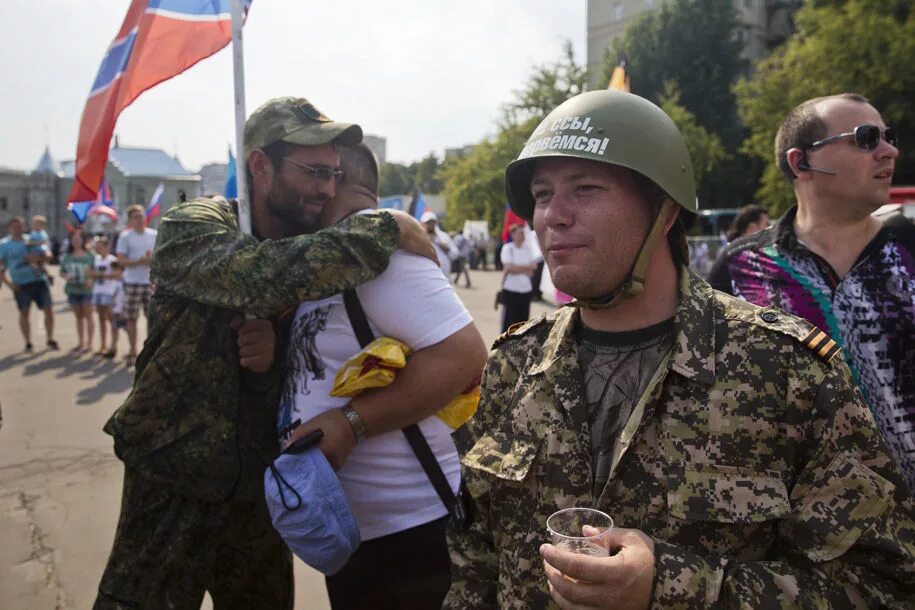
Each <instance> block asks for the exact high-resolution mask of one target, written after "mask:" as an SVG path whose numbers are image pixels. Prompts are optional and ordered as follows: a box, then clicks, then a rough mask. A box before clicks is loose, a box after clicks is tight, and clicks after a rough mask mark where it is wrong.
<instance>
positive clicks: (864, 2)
mask: <svg viewBox="0 0 915 610" xmlns="http://www.w3.org/2000/svg"><path fill="white" fill-rule="evenodd" d="M796 23H797V27H798V31H797V35H796V36H794V37H793V38H791V39H790V40H789V41H788V42H787V43H786V44H785V45H783V46H782V47H780V48H779V49H778V50H777V51H776V52H775V53H774V54H773V55H771V56H770V57H769V58H767V59H766V60H764V61H762V62H761V63H760V64H759V66H758V69H757V71H756V74H755V76H754V78H753V79H752V80H742V81H741V82H740V83H739V84H738V85H737V87H736V88H735V91H736V93H737V100H738V107H739V111H740V117H741V118H742V120H743V122H744V124H746V125H748V126H749V128H750V135H749V137H748V138H747V140H746V141H745V142H744V145H743V150H744V151H745V152H747V153H749V154H752V155H754V156H756V157H757V158H759V159H760V160H761V161H764V162H765V171H764V173H763V177H762V184H761V186H760V188H759V191H758V199H759V201H760V203H763V204H765V205H767V206H768V207H769V208H770V210H772V212H773V213H781V212H783V211H785V210H786V209H787V208H788V207H790V206H791V205H793V203H794V193H793V191H792V188H791V185H790V184H789V183H788V181H787V180H785V178H784V176H782V174H781V172H779V171H778V168H777V166H776V164H775V158H774V153H773V143H774V141H775V134H776V132H777V131H778V127H779V125H780V123H781V121H782V120H783V118H784V117H785V115H786V114H787V113H788V112H789V111H790V110H791V109H792V108H794V107H795V106H797V105H798V104H799V103H801V102H803V101H804V100H807V99H809V98H812V97H816V96H820V95H831V94H835V93H841V92H844V91H851V92H855V93H860V94H862V95H864V96H866V97H867V98H869V99H870V100H871V103H872V104H873V105H874V107H875V108H877V109H878V110H879V111H880V112H881V113H882V115H883V118H884V120H885V121H886V122H887V124H889V125H892V126H893V127H895V128H896V129H897V131H898V132H899V135H900V140H901V142H902V145H903V146H905V143H906V142H912V141H915V108H913V106H912V99H913V93H912V92H913V91H915V72H913V70H912V68H911V63H912V60H913V59H915V10H913V9H912V4H911V2H894V1H891V0H886V1H884V0H846V1H831V2H827V1H820V2H812V3H811V4H809V5H806V6H805V7H804V8H802V9H801V10H800V11H798V13H797V15H796ZM894 182H895V183H897V184H912V183H915V158H913V157H912V156H911V155H908V156H907V155H905V154H903V155H901V156H900V158H899V159H898V161H897V164H896V177H895V179H894Z"/></svg>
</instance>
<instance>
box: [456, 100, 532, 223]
mask: <svg viewBox="0 0 915 610" xmlns="http://www.w3.org/2000/svg"><path fill="white" fill-rule="evenodd" d="M539 121H540V119H539V118H537V117H532V118H529V119H528V120H527V121H525V122H523V123H519V124H517V125H506V126H504V127H503V128H502V129H501V130H500V131H499V133H498V135H497V136H496V137H495V138H493V139H491V140H484V141H482V142H480V143H479V144H477V145H476V146H475V147H474V149H473V152H472V153H471V154H469V155H467V156H466V157H461V158H459V159H454V160H451V161H448V162H447V163H445V165H444V167H443V168H442V172H441V175H442V178H443V179H444V183H445V202H446V203H445V211H446V212H447V214H448V222H449V225H451V226H453V227H461V226H463V225H464V221H465V220H486V221H487V222H488V223H489V229H490V232H491V233H493V234H495V233H497V232H500V231H501V230H502V220H503V218H504V217H505V206H506V200H505V166H507V165H508V164H509V163H511V162H512V161H514V160H515V159H516V158H517V157H518V153H519V152H520V151H521V149H522V148H523V147H524V143H525V142H526V141H527V138H528V136H530V134H531V132H532V131H533V130H534V128H535V127H536V126H537V123H538V122H539Z"/></svg>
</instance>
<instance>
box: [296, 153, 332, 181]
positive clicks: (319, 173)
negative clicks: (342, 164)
mask: <svg viewBox="0 0 915 610" xmlns="http://www.w3.org/2000/svg"><path fill="white" fill-rule="evenodd" d="M283 158H284V159H286V160H287V161H289V162H290V163H292V164H293V165H295V166H297V167H300V168H302V170H304V171H306V172H308V173H309V174H311V175H312V176H314V177H315V178H317V179H318V180H321V181H322V182H327V181H329V180H330V179H331V178H333V179H334V180H336V181H337V182H340V181H341V180H343V176H345V175H346V174H345V172H344V171H343V170H342V169H340V168H339V167H315V166H313V165H307V164H305V163H299V162H298V161H296V160H295V159H292V158H290V157H283Z"/></svg>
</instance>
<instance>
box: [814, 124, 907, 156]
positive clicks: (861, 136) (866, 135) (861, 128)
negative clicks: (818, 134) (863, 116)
mask: <svg viewBox="0 0 915 610" xmlns="http://www.w3.org/2000/svg"><path fill="white" fill-rule="evenodd" d="M851 136H854V138H855V146H857V147H858V148H860V149H861V150H874V149H876V148H877V147H878V146H880V139H881V138H883V139H884V140H886V143H887V144H889V145H890V146H894V147H897V148H898V146H897V145H898V142H899V140H898V139H897V138H896V130H894V129H893V128H892V127H887V128H886V129H880V128H879V127H877V126H876V125H858V126H857V127H855V130H854V131H846V132H845V133H840V134H837V135H834V136H829V137H827V138H823V139H822V140H817V141H816V142H814V143H813V144H811V145H810V146H808V147H807V149H808V150H810V149H814V148H819V147H820V146H825V145H826V144H829V143H831V142H836V141H838V140H842V139H844V138H848V137H851Z"/></svg>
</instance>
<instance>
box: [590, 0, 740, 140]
mask: <svg viewBox="0 0 915 610" xmlns="http://www.w3.org/2000/svg"><path fill="white" fill-rule="evenodd" d="M742 52H743V40H742V26H741V24H740V21H739V19H738V17H737V13H736V12H735V11H734V7H733V4H732V3H731V2H729V1H722V0H716V1H714V2H708V0H674V1H672V2H668V3H666V4H664V5H663V6H661V8H659V9H657V10H655V11H651V12H648V13H646V14H645V15H644V16H642V17H640V18H637V19H635V20H633V22H632V23H630V24H629V25H628V26H627V27H626V30H625V31H624V32H623V35H622V36H620V37H619V38H617V39H616V40H615V41H614V43H613V45H612V46H611V47H610V50H609V51H608V52H607V53H606V54H605V56H604V62H603V67H602V72H601V79H600V81H599V82H601V83H607V82H609V80H610V75H611V73H612V72H613V68H615V67H616V66H617V65H618V64H619V60H620V58H625V60H626V71H627V73H628V74H629V78H630V81H631V85H632V92H633V93H636V94H638V95H641V96H642V97H645V98H648V99H650V100H651V101H653V102H655V103H657V102H659V101H660V99H661V96H662V95H663V94H664V87H665V84H666V83H667V82H668V81H673V82H674V83H675V84H676V86H677V88H678V89H679V90H680V94H681V103H682V104H683V106H684V107H686V109H687V110H689V111H690V112H692V113H693V114H694V115H695V116H696V120H697V121H698V122H699V124H700V125H703V126H704V127H705V128H707V129H710V130H711V131H712V132H713V133H716V134H718V135H719V136H721V137H722V138H723V139H724V141H725V144H726V145H728V146H736V144H737V143H738V142H739V140H740V129H739V126H738V123H737V112H736V105H735V101H734V94H733V92H732V91H731V87H732V86H733V84H734V83H735V82H736V81H737V78H738V77H739V76H740V75H741V74H742V73H743V71H744V70H745V69H746V62H745V61H744V60H743V59H742V58H741V53H742Z"/></svg>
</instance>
